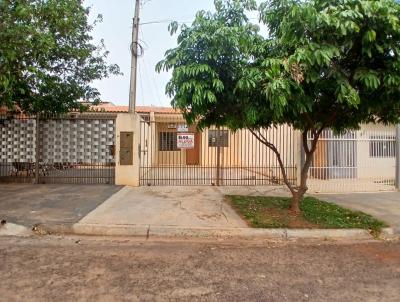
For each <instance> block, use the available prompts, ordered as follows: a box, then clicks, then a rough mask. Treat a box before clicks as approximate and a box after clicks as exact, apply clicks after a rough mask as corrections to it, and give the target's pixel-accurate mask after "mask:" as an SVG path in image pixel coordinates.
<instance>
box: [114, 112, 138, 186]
mask: <svg viewBox="0 0 400 302" xmlns="http://www.w3.org/2000/svg"><path fill="white" fill-rule="evenodd" d="M115 132H116V148H115V184H116V185H126V186H132V187H137V186H139V169H140V158H139V152H140V150H139V144H140V117H139V115H137V114H136V113H118V115H117V119H116V127H115ZM127 132H128V133H132V134H133V135H132V136H130V137H131V138H130V139H132V140H133V142H132V144H131V145H132V146H133V148H132V150H131V154H130V155H129V157H132V158H130V159H132V160H131V161H130V163H132V164H124V163H123V162H122V163H121V133H127Z"/></svg>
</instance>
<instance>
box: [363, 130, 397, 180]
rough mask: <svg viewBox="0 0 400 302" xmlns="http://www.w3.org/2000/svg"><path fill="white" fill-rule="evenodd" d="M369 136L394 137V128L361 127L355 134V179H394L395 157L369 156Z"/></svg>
mask: <svg viewBox="0 0 400 302" xmlns="http://www.w3.org/2000/svg"><path fill="white" fill-rule="evenodd" d="M371 136H378V137H379V136H380V137H382V138H383V139H384V138H385V137H396V129H395V126H385V125H372V124H370V125H362V126H361V129H360V131H358V133H357V177H358V178H394V176H395V167H396V156H393V157H382V158H378V157H372V156H370V142H371V139H370V138H371Z"/></svg>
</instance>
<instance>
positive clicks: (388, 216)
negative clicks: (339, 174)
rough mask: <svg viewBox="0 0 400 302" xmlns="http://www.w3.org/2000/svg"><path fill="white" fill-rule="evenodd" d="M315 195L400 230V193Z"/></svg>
mask: <svg viewBox="0 0 400 302" xmlns="http://www.w3.org/2000/svg"><path fill="white" fill-rule="evenodd" d="M313 195H314V196H315V197H317V198H320V199H322V200H325V201H330V202H334V203H336V204H338V205H340V206H343V207H346V208H349V209H351V210H356V211H361V212H364V213H367V214H370V215H372V216H374V217H375V218H378V219H381V220H383V221H385V222H386V223H388V224H389V225H390V226H392V227H395V228H399V229H400V192H381V193H350V194H313Z"/></svg>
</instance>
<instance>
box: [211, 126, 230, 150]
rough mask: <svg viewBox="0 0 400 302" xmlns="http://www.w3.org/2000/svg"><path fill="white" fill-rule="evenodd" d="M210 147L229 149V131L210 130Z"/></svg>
mask: <svg viewBox="0 0 400 302" xmlns="http://www.w3.org/2000/svg"><path fill="white" fill-rule="evenodd" d="M208 146H209V147H229V131H228V130H209V131H208Z"/></svg>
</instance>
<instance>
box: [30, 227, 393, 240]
mask: <svg viewBox="0 0 400 302" xmlns="http://www.w3.org/2000/svg"><path fill="white" fill-rule="evenodd" d="M33 231H35V232H36V233H37V234H42V235H47V234H55V235H57V234H58V235H89V236H134V237H145V238H149V237H183V238H187V237H192V238H249V239H252V238H253V239H300V238H304V239H340V238H343V239H354V240H358V239H359V240H363V239H371V238H376V237H374V236H373V235H372V234H371V233H370V232H369V231H367V230H363V229H325V230H322V229H256V228H221V229H216V228H205V227H204V228H184V227H175V226H152V225H101V224H82V223H76V224H39V225H36V226H35V227H34V228H33ZM399 235H400V229H399V228H397V229H396V228H385V229H383V230H382V233H381V238H394V237H399Z"/></svg>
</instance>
